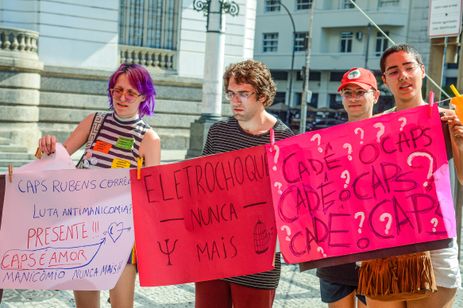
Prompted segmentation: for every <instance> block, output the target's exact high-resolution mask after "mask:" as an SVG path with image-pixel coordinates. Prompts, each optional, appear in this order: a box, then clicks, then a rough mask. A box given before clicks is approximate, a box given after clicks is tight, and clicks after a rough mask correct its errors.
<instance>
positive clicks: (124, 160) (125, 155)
mask: <svg viewBox="0 0 463 308" xmlns="http://www.w3.org/2000/svg"><path fill="white" fill-rule="evenodd" d="M149 129H150V126H149V125H148V124H147V123H145V121H143V120H142V119H140V118H139V117H138V116H136V117H134V118H131V119H122V118H120V117H118V116H117V115H116V114H115V113H114V112H111V113H97V114H96V115H95V119H94V123H93V124H92V128H91V132H90V136H89V142H90V143H91V144H87V146H86V151H85V154H84V156H83V158H82V159H81V161H80V162H79V164H78V166H77V167H78V168H81V169H93V168H136V167H137V158H139V157H140V152H139V150H140V143H141V141H142V140H143V136H144V135H145V133H146V131H147V130H149ZM92 134H93V136H94V138H92V137H93V136H92Z"/></svg>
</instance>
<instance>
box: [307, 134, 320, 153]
mask: <svg viewBox="0 0 463 308" xmlns="http://www.w3.org/2000/svg"><path fill="white" fill-rule="evenodd" d="M315 139H317V145H318V152H320V153H321V152H323V149H322V148H321V147H320V141H321V140H322V136H320V134H315V135H313V136H312V138H310V141H314V140H315Z"/></svg>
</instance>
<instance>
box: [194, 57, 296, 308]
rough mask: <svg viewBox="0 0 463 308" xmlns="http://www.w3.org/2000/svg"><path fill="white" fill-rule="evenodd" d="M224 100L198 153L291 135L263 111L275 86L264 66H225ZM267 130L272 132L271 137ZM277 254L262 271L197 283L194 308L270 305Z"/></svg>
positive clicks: (255, 63) (275, 283)
mask: <svg viewBox="0 0 463 308" xmlns="http://www.w3.org/2000/svg"><path fill="white" fill-rule="evenodd" d="M223 80H224V88H225V97H226V98H227V100H229V101H230V105H231V108H232V112H233V117H232V118H230V119H227V120H224V121H220V122H217V123H215V124H214V125H212V126H211V128H210V129H209V132H208V134H207V140H206V144H205V146H204V149H203V155H211V154H217V153H223V152H228V151H233V150H238V149H243V148H249V147H253V146H257V145H263V144H266V143H269V142H270V138H271V136H272V135H274V136H275V140H280V139H284V138H287V137H290V136H293V132H292V131H291V130H290V129H289V128H288V127H287V126H286V125H285V124H284V123H283V122H282V121H281V120H278V119H276V118H275V117H274V116H272V115H271V114H270V113H268V112H267V111H266V110H265V107H268V106H270V105H271V104H272V102H273V98H274V97H275V93H276V87H275V83H274V82H273V80H272V77H271V75H270V71H269V69H268V68H267V66H265V64H263V63H261V62H258V61H254V60H246V61H243V62H239V63H236V64H232V65H230V66H228V67H227V69H226V71H225V74H224V76H223ZM271 131H273V134H272V133H271ZM280 269H281V262H280V255H279V253H277V254H276V255H275V268H274V269H273V270H271V271H268V272H262V273H257V274H253V275H247V276H239V277H232V278H227V279H223V280H219V279H217V280H211V281H203V282H197V283H196V284H195V286H196V308H205V307H207V308H213V307H220V308H223V307H225V308H226V307H232V306H233V307H234V308H240V307H253V308H261V307H262V308H264V307H265V308H267V307H272V305H273V300H274V298H275V289H276V288H277V286H278V281H279V279H280Z"/></svg>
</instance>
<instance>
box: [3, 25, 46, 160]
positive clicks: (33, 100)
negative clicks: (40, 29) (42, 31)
mask: <svg viewBox="0 0 463 308" xmlns="http://www.w3.org/2000/svg"><path fill="white" fill-rule="evenodd" d="M38 38H39V34H38V33H37V32H34V31H29V30H23V29H17V28H0V104H1V105H2V106H1V108H2V112H0V137H3V138H9V139H11V141H12V143H14V144H17V145H21V146H24V147H26V148H27V149H28V151H29V152H30V153H33V152H35V150H36V148H37V141H38V138H39V137H40V131H39V129H38V120H39V102H40V74H41V72H42V71H43V63H42V62H40V61H39V57H38V53H37V46H38Z"/></svg>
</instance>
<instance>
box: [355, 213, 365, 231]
mask: <svg viewBox="0 0 463 308" xmlns="http://www.w3.org/2000/svg"><path fill="white" fill-rule="evenodd" d="M359 216H360V223H359V228H358V230H357V232H358V233H362V227H363V222H364V221H365V213H364V212H357V213H355V215H354V218H355V219H357V218H358V217H359Z"/></svg>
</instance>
